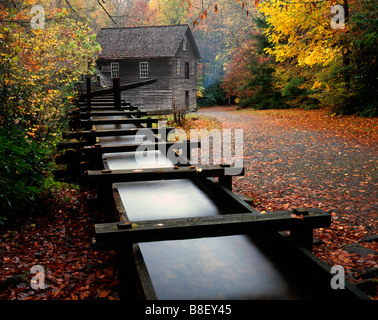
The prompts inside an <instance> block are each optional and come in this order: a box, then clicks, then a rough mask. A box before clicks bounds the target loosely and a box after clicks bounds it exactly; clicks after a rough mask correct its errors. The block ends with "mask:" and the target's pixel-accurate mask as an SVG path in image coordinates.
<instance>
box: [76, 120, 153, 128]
mask: <svg viewBox="0 0 378 320" xmlns="http://www.w3.org/2000/svg"><path fill="white" fill-rule="evenodd" d="M80 122H81V124H82V125H83V127H85V128H88V127H91V126H93V125H101V124H141V123H146V124H152V123H158V122H159V119H158V118H149V119H148V118H146V119H139V118H125V119H95V120H93V119H88V120H87V119H82V120H80Z"/></svg>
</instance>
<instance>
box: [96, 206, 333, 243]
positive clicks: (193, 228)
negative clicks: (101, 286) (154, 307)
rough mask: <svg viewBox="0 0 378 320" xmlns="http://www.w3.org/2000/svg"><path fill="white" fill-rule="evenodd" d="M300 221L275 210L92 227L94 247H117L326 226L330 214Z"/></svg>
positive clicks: (314, 213)
mask: <svg viewBox="0 0 378 320" xmlns="http://www.w3.org/2000/svg"><path fill="white" fill-rule="evenodd" d="M308 211H309V213H308V215H306V216H303V219H300V218H298V217H296V215H295V214H293V211H289V210H286V211H276V212H270V213H266V214H254V213H251V212H247V213H237V214H225V215H217V216H207V217H194V218H178V219H162V220H147V221H137V222H135V223H132V224H131V228H129V229H124V228H119V226H118V223H117V222H113V223H103V224H96V225H95V232H96V243H97V244H98V245H109V244H112V245H115V246H117V245H121V244H125V243H139V242H151V241H165V240H182V239H194V238H202V237H218V236H226V235H227V236H228V235H238V234H250V233H253V231H259V232H261V231H262V230H266V231H268V230H269V231H287V230H291V229H293V228H297V227H298V226H306V227H311V228H323V227H329V226H330V224H331V215H330V214H328V213H326V212H324V211H322V210H320V209H309V210H308Z"/></svg>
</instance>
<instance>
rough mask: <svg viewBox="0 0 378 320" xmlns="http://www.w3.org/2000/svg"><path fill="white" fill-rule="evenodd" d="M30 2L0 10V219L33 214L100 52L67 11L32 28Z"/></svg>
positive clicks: (53, 14)
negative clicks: (78, 85) (80, 88)
mask: <svg viewBox="0 0 378 320" xmlns="http://www.w3.org/2000/svg"><path fill="white" fill-rule="evenodd" d="M31 8H32V3H31V1H19V2H18V1H13V2H12V3H7V4H2V5H1V7H0V48H1V53H0V102H1V108H0V124H1V127H0V136H1V139H0V150H1V155H0V208H1V217H2V218H5V217H6V216H9V215H10V214H11V213H15V212H16V213H17V212H18V213H20V212H23V211H24V210H26V209H30V208H32V204H33V203H34V201H35V199H36V196H37V195H38V193H39V192H40V188H41V187H42V185H43V183H44V181H45V174H46V172H47V164H48V161H49V157H50V156H51V153H52V152H53V150H54V144H55V141H56V139H57V138H58V137H59V132H60V130H61V129H62V127H63V126H64V118H65V116H66V111H67V110H68V108H69V106H70V105H71V99H72V97H73V94H74V91H73V83H74V82H75V81H78V80H79V79H80V77H81V75H82V74H87V73H89V72H91V70H94V61H95V56H96V52H97V51H98V50H99V49H100V48H99V45H98V44H97V43H96V42H95V36H94V34H93V33H92V31H91V30H90V29H89V28H88V26H87V25H86V24H85V23H83V22H81V21H78V20H77V19H76V17H75V16H74V15H72V12H70V10H69V8H58V9H53V10H50V9H49V8H48V6H46V7H45V10H44V18H45V19H44V20H45V23H44V25H43V27H42V26H41V25H40V23H41V21H36V23H37V25H39V26H40V28H32V25H31V19H33V17H35V15H36V13H34V14H33V13H31Z"/></svg>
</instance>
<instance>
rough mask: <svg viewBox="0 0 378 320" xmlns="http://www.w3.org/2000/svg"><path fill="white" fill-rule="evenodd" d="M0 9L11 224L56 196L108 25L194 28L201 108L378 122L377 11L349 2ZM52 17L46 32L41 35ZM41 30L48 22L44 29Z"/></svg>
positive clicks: (60, 0)
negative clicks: (80, 87) (336, 20)
mask: <svg viewBox="0 0 378 320" xmlns="http://www.w3.org/2000/svg"><path fill="white" fill-rule="evenodd" d="M335 4H336V2H335V1H333V0H324V1H308V0H296V1H295V2H294V1H289V0H285V1H281V0H269V1H268V0H266V1H258V0H252V1H251V0H248V1H241V0H150V1H147V0H128V1H114V0H85V1H79V0H55V1H32V0H12V1H0V48H1V51H0V103H1V104H0V208H1V211H0V212H1V213H0V225H1V224H4V223H5V221H6V220H7V219H8V220H9V219H13V218H14V217H20V216H23V215H25V214H27V215H30V214H33V211H35V210H38V209H37V207H36V205H35V204H36V199H37V198H38V197H39V196H40V195H41V193H43V192H49V191H48V190H51V188H50V187H51V186H52V185H54V186H57V185H58V184H59V183H58V182H56V181H54V179H53V177H52V175H51V170H52V167H53V166H54V164H53V158H54V152H55V144H56V142H57V141H58V140H59V139H60V133H61V131H62V130H64V129H65V128H67V122H66V117H65V116H66V113H67V111H68V110H69V109H70V108H71V106H72V102H73V100H74V94H75V92H74V83H75V82H77V81H80V80H81V76H82V75H84V74H90V73H93V72H94V70H95V60H96V55H97V54H98V53H99V52H100V50H101V48H100V46H99V45H98V44H97V43H96V40H95V36H96V33H97V32H98V31H99V29H100V28H102V27H134V26H149V25H166V24H189V25H190V26H191V28H192V31H193V34H194V37H195V39H196V42H197V44H198V46H199V50H200V52H201V61H200V64H199V81H198V85H197V89H198V90H197V94H198V103H199V106H210V105H224V104H228V103H237V104H239V105H240V107H252V108H254V109H269V108H274V109H277V108H297V107H301V108H306V109H314V108H327V109H329V110H330V112H331V113H333V114H355V115H359V116H367V117H373V116H376V115H377V70H378V68H377V60H376V56H377V52H378V50H377V30H378V22H377V21H378V20H377V19H378V18H377V8H378V4H377V2H376V1H374V0H347V1H346V0H344V1H342V0H340V1H338V4H340V5H341V6H342V7H343V8H344V11H345V27H344V28H338V29H335V28H332V27H331V24H330V22H331V20H332V18H333V17H334V15H335V14H334V13H331V6H333V5H335ZM35 5H41V6H42V7H43V9H44V24H43V28H32V26H31V21H32V19H33V18H35V16H36V12H33V13H32V12H31V10H32V8H33V6H35ZM36 22H37V26H38V25H39V26H41V22H42V21H41V20H37V21H36Z"/></svg>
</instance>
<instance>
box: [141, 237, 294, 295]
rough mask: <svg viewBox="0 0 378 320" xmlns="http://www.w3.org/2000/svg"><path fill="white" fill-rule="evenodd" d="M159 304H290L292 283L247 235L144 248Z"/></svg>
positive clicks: (142, 244)
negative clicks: (286, 301) (253, 301)
mask: <svg viewBox="0 0 378 320" xmlns="http://www.w3.org/2000/svg"><path fill="white" fill-rule="evenodd" d="M139 246H140V248H141V252H142V254H143V257H144V259H145V262H146V265H147V268H148V271H149V274H150V276H151V280H152V283H153V285H154V288H155V292H156V295H157V297H158V299H163V300H164V299H167V300H170V299H290V298H295V296H294V294H293V293H292V292H291V291H290V288H289V285H288V283H286V281H285V279H284V278H283V277H282V275H281V274H280V273H279V271H278V270H277V269H276V268H275V266H274V265H273V264H272V263H271V262H270V261H269V259H267V258H266V257H265V256H264V255H263V254H262V253H261V252H260V251H259V249H258V248H257V247H256V246H255V245H254V244H253V243H252V242H251V241H250V240H249V239H248V238H247V237H246V236H228V237H218V238H204V239H191V240H179V241H162V242H151V243H140V244H139Z"/></svg>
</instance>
